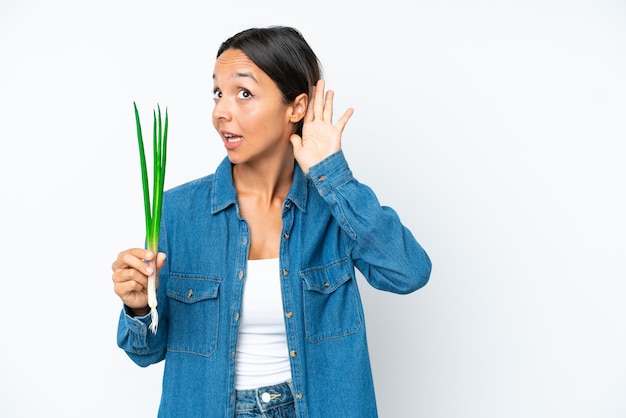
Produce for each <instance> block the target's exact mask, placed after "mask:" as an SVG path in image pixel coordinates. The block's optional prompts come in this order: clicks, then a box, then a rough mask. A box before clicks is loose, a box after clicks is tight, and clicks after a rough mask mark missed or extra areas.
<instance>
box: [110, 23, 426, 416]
mask: <svg viewBox="0 0 626 418" xmlns="http://www.w3.org/2000/svg"><path fill="white" fill-rule="evenodd" d="M213 81H214V100H215V107H214V110H213V115H212V119H213V125H214V127H215V129H216V130H217V132H218V133H219V135H220V137H221V139H222V141H223V142H224V147H225V148H226V153H227V158H225V159H224V160H223V162H222V163H221V164H220V165H219V167H218V168H217V170H216V171H215V173H214V174H212V175H209V176H207V177H204V178H200V179H197V180H195V181H191V182H189V183H187V184H183V185H181V186H178V187H175V188H173V189H171V190H169V191H167V192H166V193H165V196H164V204H163V215H162V223H161V233H160V237H161V240H160V243H159V250H160V253H159V254H158V255H155V254H152V253H151V252H149V251H147V250H144V249H140V248H133V249H129V250H126V251H123V252H121V253H120V254H119V255H118V257H117V259H116V260H115V261H114V262H113V265H112V269H113V282H114V288H115V293H116V294H117V295H118V296H119V297H120V298H121V300H122V301H123V303H124V309H123V310H122V313H121V315H120V320H119V329H118V344H119V346H120V347H121V348H122V349H124V350H125V351H126V352H127V353H128V355H129V356H130V357H131V358H132V359H133V361H135V362H136V363H137V364H138V365H140V366H148V365H150V364H153V363H157V362H159V361H161V360H165V368H164V377H163V391H162V397H161V404H160V408H159V416H164V417H174V416H175V417H196V416H197V417H233V416H238V417H256V416H258V417H296V416H297V417H323V418H329V417H331V418H332V417H340V418H347V417H355V418H367V417H375V416H377V412H376V402H375V397H374V389H373V380H372V374H371V368H370V360H369V355H368V349H367V342H366V334H365V324H364V322H363V320H364V316H363V308H362V305H361V299H360V296H359V292H358V289H357V281H356V276H355V268H357V269H359V270H360V271H361V272H362V273H363V275H364V276H365V278H366V279H367V280H368V282H369V283H370V284H371V285H372V286H374V287H375V288H377V289H381V290H386V291H390V292H395V293H401V294H405V293H409V292H412V291H415V290H417V289H418V288H420V287H422V286H424V285H425V284H426V282H427V281H428V278H429V276H430V269H431V263H430V260H429V258H428V256H427V254H426V253H425V252H424V250H423V249H422V247H421V246H420V245H419V244H418V243H417V241H416V240H415V239H414V237H413V236H412V234H411V233H410V232H409V231H408V230H407V229H406V228H405V227H404V226H403V225H402V223H401V222H400V220H399V218H398V216H397V214H396V213H395V212H394V211H393V210H392V209H390V208H388V207H382V206H380V204H379V203H378V201H377V199H376V197H375V195H374V194H373V192H372V191H371V190H370V189H369V188H368V187H367V186H365V185H362V184H360V183H358V182H357V180H355V178H354V177H353V176H352V174H351V172H350V170H349V168H348V165H347V163H346V161H345V159H344V156H343V153H342V151H341V134H342V132H343V129H344V127H345V126H346V123H347V122H348V120H349V119H350V117H351V116H352V113H353V110H352V109H348V110H346V111H345V113H344V114H343V115H342V116H341V117H340V118H339V119H338V120H337V122H336V123H334V124H333V122H332V116H333V92H332V91H330V90H329V91H327V92H326V93H324V90H325V86H324V81H323V80H322V77H321V70H320V65H319V61H318V59H317V57H316V55H315V54H314V52H313V51H312V50H311V48H310V47H309V45H308V44H307V42H306V41H305V40H304V38H303V37H302V36H301V34H300V33H299V32H298V31H297V30H295V29H293V28H289V27H269V28H254V29H249V30H246V31H243V32H241V33H238V34H236V35H235V36H233V37H231V38H230V39H228V40H227V41H226V42H224V43H223V44H222V45H221V47H220V48H219V51H218V53H217V60H216V63H215V69H214V74H213ZM165 255H167V259H166V257H165ZM155 256H156V257H157V263H156V265H157V268H159V269H160V271H159V277H160V278H159V287H158V307H159V318H160V319H159V327H158V331H157V333H156V334H154V335H153V334H152V333H151V332H148V331H147V328H148V324H149V322H150V319H149V318H150V316H149V315H148V312H149V308H147V293H146V288H147V276H148V275H149V274H150V273H151V272H150V269H149V267H148V265H147V263H146V261H150V260H152V259H153V258H154V257H155Z"/></svg>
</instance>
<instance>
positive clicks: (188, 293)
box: [187, 289, 193, 298]
mask: <svg viewBox="0 0 626 418" xmlns="http://www.w3.org/2000/svg"><path fill="white" fill-rule="evenodd" d="M192 296H193V289H189V292H187V297H188V298H191V297H192Z"/></svg>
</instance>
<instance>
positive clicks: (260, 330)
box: [235, 258, 291, 390]
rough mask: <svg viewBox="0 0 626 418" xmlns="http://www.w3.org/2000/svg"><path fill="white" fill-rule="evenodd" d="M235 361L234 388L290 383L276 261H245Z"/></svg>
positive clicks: (289, 368) (289, 367)
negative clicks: (246, 262)
mask: <svg viewBox="0 0 626 418" xmlns="http://www.w3.org/2000/svg"><path fill="white" fill-rule="evenodd" d="M240 321H241V323H240V324H239V337H238V340H237V356H236V358H235V388H236V389H237V390H243V389H254V388H258V387H261V386H269V385H275V384H278V383H282V382H286V381H287V380H289V379H291V366H290V364H289V349H288V346H287V334H286V333H285V319H284V313H283V301H282V296H281V288H280V273H279V263H278V258H271V259H265V260H248V274H247V276H246V282H245V286H244V291H243V302H242V308H241V316H240Z"/></svg>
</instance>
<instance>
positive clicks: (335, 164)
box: [307, 150, 353, 196]
mask: <svg viewBox="0 0 626 418" xmlns="http://www.w3.org/2000/svg"><path fill="white" fill-rule="evenodd" d="M307 177H308V178H309V179H310V180H311V182H312V183H313V185H314V186H315V187H316V188H317V191H318V192H319V193H320V195H322V196H323V195H325V194H326V193H328V192H329V191H331V190H332V189H334V188H336V187H338V186H341V185H342V184H344V183H347V182H348V181H350V180H352V178H353V177H352V171H350V167H348V162H347V161H346V158H345V156H344V155H343V151H342V150H339V151H337V152H335V153H334V154H331V155H329V156H328V157H326V158H325V159H323V160H322V161H320V162H319V163H317V164H315V165H314V166H312V167H311V168H309V172H308V173H307Z"/></svg>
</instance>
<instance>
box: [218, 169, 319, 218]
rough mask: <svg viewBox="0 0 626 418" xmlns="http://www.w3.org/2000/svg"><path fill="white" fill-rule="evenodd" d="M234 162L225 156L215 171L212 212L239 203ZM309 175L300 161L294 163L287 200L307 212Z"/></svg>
mask: <svg viewBox="0 0 626 418" xmlns="http://www.w3.org/2000/svg"><path fill="white" fill-rule="evenodd" d="M232 166H233V165H232V163H231V162H230V160H229V159H228V157H225V158H224V159H223V160H222V162H221V163H220V165H219V166H218V167H217V170H216V171H215V182H214V187H213V195H212V196H211V213H212V214H216V213H217V212H220V211H222V210H224V209H226V208H227V207H229V206H230V205H237V190H236V189H235V183H234V181H233V169H232ZM307 181H308V180H307V177H306V176H305V174H304V173H303V172H302V169H301V168H300V166H299V165H298V163H295V164H294V171H293V183H292V184H291V189H290V190H289V193H288V194H287V198H286V201H291V202H293V203H294V204H295V205H296V207H297V208H298V209H300V210H301V211H302V212H306V201H307V193H308V187H307Z"/></svg>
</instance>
